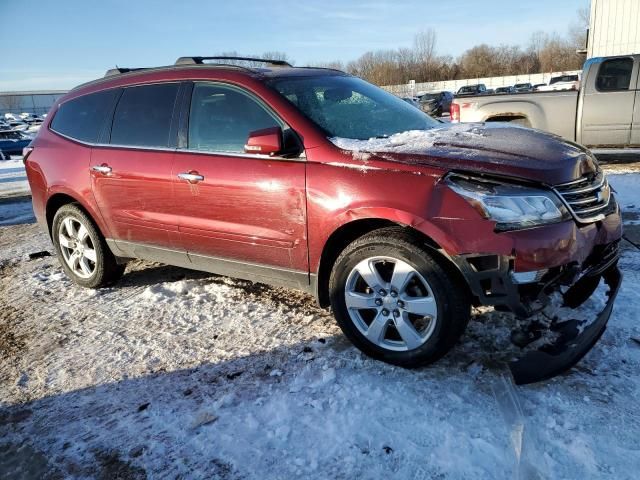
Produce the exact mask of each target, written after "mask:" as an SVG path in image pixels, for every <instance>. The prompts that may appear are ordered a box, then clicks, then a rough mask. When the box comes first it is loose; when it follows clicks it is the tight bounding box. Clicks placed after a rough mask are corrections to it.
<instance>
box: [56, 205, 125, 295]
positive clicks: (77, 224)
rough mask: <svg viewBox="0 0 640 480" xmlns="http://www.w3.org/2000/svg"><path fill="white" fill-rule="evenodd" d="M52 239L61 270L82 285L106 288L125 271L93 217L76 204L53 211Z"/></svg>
mask: <svg viewBox="0 0 640 480" xmlns="http://www.w3.org/2000/svg"><path fill="white" fill-rule="evenodd" d="M51 238H52V239H53V245H54V247H55V249H56V253H57V255H58V259H59V260H60V264H61V265H62V269H63V270H64V271H65V273H66V274H67V276H68V277H69V278H70V279H71V280H73V282H74V283H77V284H78V285H80V286H82V287H86V288H100V287H105V286H108V285H111V284H112V283H114V282H116V281H117V280H118V279H119V278H120V277H121V276H122V274H123V273H124V269H125V265H120V264H118V263H117V261H116V258H115V257H114V255H113V253H111V250H109V247H108V246H107V243H106V242H105V240H104V237H103V236H102V234H101V233H100V231H99V230H98V228H97V227H96V226H95V224H94V223H93V220H91V218H90V217H89V216H88V215H87V214H86V213H85V212H84V211H83V210H82V209H80V207H79V206H78V205H77V204H73V203H69V204H66V205H63V206H62V207H60V208H59V209H58V211H56V214H55V216H54V217H53V224H52V227H51Z"/></svg>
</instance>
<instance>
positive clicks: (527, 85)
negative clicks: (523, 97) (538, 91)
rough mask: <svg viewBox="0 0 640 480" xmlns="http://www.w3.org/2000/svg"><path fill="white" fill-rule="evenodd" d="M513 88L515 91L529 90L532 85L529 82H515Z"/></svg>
mask: <svg viewBox="0 0 640 480" xmlns="http://www.w3.org/2000/svg"><path fill="white" fill-rule="evenodd" d="M513 90H514V91H515V92H516V93H520V92H531V91H533V85H531V83H530V82H525V83H516V84H515V85H514V86H513Z"/></svg>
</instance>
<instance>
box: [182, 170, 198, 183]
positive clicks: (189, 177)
mask: <svg viewBox="0 0 640 480" xmlns="http://www.w3.org/2000/svg"><path fill="white" fill-rule="evenodd" d="M178 178H179V179H180V180H186V181H187V182H189V183H198V182H201V181H203V180H204V176H203V175H200V174H199V173H197V172H184V173H179V174H178Z"/></svg>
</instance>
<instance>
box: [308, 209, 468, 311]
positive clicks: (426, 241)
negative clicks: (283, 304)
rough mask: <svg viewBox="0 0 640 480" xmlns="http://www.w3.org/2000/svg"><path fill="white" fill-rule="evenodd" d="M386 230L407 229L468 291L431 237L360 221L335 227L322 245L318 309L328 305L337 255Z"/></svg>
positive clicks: (391, 223) (378, 221) (399, 224)
mask: <svg viewBox="0 0 640 480" xmlns="http://www.w3.org/2000/svg"><path fill="white" fill-rule="evenodd" d="M385 227H401V228H404V229H406V230H407V232H408V233H409V234H410V235H411V236H412V237H414V238H415V240H416V241H417V242H419V243H421V244H423V245H425V246H426V247H427V248H429V249H430V251H431V252H432V253H433V254H434V256H435V258H436V260H437V261H438V262H439V263H440V264H441V266H442V267H443V268H445V270H446V271H447V272H448V273H450V274H452V275H454V276H455V277H456V279H457V280H459V281H460V282H462V284H463V285H464V286H465V287H466V288H468V284H467V282H466V280H465V279H464V276H463V274H462V272H461V271H460V270H459V268H458V266H457V265H456V264H455V263H454V262H453V261H451V259H450V258H449V256H448V255H447V253H446V252H445V250H444V249H443V248H442V246H441V245H440V244H439V243H438V242H436V241H435V240H434V239H433V238H432V237H431V236H429V235H427V234H426V233H424V232H422V231H420V230H419V229H417V228H415V227H413V226H412V225H407V224H405V223H402V222H399V221H394V220H389V219H386V218H361V219H358V220H353V221H351V222H348V223H345V224H343V225H341V226H340V227H338V228H337V229H336V230H335V231H334V232H333V233H332V234H331V235H330V236H329V238H328V239H327V241H326V242H325V244H324V247H323V249H322V254H321V256H320V261H319V265H318V269H317V274H316V285H315V290H316V298H317V301H318V304H319V305H320V306H321V307H328V306H329V305H330V301H329V277H330V276H331V269H332V268H333V265H334V263H335V261H336V259H337V258H338V256H339V255H340V253H342V251H343V250H344V249H345V248H346V247H347V246H348V245H349V244H350V243H352V242H353V241H355V240H356V239H358V238H360V237H362V236H363V235H366V234H368V233H370V232H373V231H375V230H379V229H382V228H385Z"/></svg>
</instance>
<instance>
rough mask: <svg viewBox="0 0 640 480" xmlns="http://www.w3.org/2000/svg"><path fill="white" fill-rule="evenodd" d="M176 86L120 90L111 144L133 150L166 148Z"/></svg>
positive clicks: (162, 85)
mask: <svg viewBox="0 0 640 480" xmlns="http://www.w3.org/2000/svg"><path fill="white" fill-rule="evenodd" d="M177 93H178V84H177V83H164V84H157V85H143V86H138V87H129V88H126V89H125V90H124V92H123V93H122V97H121V98H120V101H119V102H118V106H117V107H116V111H115V114H114V117H113V127H112V128H111V143H112V144H114V145H125V146H133V147H168V146H169V131H170V130H171V117H172V115H173V107H174V104H175V101H176V95H177Z"/></svg>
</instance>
